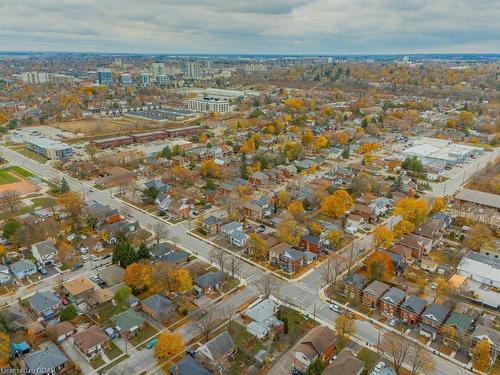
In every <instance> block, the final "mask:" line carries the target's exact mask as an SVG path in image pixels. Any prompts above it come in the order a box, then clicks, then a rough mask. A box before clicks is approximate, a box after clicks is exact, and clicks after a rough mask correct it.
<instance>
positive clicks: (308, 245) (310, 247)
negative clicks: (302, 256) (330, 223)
mask: <svg viewBox="0 0 500 375" xmlns="http://www.w3.org/2000/svg"><path fill="white" fill-rule="evenodd" d="M300 247H301V249H302V250H304V251H306V250H307V251H310V252H311V253H314V254H319V253H320V252H321V245H320V238H319V237H318V236H313V235H310V234H306V235H304V236H302V237H301V238H300Z"/></svg>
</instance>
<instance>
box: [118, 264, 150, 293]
mask: <svg viewBox="0 0 500 375" xmlns="http://www.w3.org/2000/svg"><path fill="white" fill-rule="evenodd" d="M124 281H125V284H127V285H128V286H129V287H131V288H132V289H133V290H135V291H143V290H146V289H148V288H149V287H150V286H151V267H150V266H149V265H148V264H145V263H132V264H130V265H128V266H127V268H126V269H125V278H124Z"/></svg>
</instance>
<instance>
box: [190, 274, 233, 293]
mask: <svg viewBox="0 0 500 375" xmlns="http://www.w3.org/2000/svg"><path fill="white" fill-rule="evenodd" d="M225 278H226V274H225V273H224V272H222V271H218V272H214V271H210V272H207V273H206V274H204V275H202V276H200V277H198V278H196V279H194V281H193V284H194V285H195V286H197V287H198V288H200V289H201V291H202V293H203V294H206V293H209V292H211V291H213V290H217V289H219V288H220V286H221V285H222V282H223V281H224V280H225Z"/></svg>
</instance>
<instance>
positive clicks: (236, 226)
mask: <svg viewBox="0 0 500 375" xmlns="http://www.w3.org/2000/svg"><path fill="white" fill-rule="evenodd" d="M235 230H239V231H242V230H243V224H241V223H240V222H238V221H232V222H230V223H227V224H224V225H223V226H222V227H221V229H220V234H221V237H222V238H224V239H227V240H229V239H230V238H231V233H233V232H234V231H235Z"/></svg>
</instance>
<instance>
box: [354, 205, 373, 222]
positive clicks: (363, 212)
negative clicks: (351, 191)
mask: <svg viewBox="0 0 500 375" xmlns="http://www.w3.org/2000/svg"><path fill="white" fill-rule="evenodd" d="M352 213H353V214H355V215H357V216H361V217H362V218H363V220H365V221H368V222H371V221H373V220H374V219H376V216H375V214H374V213H373V212H372V210H371V208H370V207H368V206H367V205H366V204H364V203H355V204H354V208H353V209H352Z"/></svg>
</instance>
